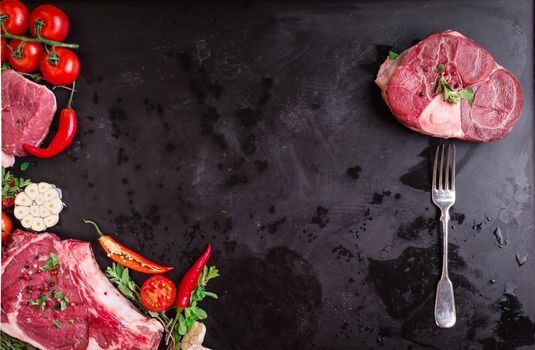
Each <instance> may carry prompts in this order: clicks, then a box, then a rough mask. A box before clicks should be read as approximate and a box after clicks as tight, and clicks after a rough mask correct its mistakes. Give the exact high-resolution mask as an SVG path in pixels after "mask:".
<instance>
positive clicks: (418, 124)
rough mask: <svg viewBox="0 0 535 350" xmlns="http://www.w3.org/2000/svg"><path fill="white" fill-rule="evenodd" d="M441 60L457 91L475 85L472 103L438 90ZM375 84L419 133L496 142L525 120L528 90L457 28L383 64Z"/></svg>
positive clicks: (408, 125) (398, 112)
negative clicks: (524, 94)
mask: <svg viewBox="0 0 535 350" xmlns="http://www.w3.org/2000/svg"><path fill="white" fill-rule="evenodd" d="M439 64H443V65H444V67H445V72H444V78H445V79H446V80H447V82H449V83H450V84H451V86H452V87H453V89H454V90H455V91H458V90H460V89H463V88H464V89H468V88H472V89H473V91H474V92H475V95H474V103H473V105H472V106H470V104H469V103H468V102H467V101H466V100H464V99H462V100H461V101H460V102H459V103H457V104H452V103H450V102H447V101H444V98H443V93H442V92H440V93H436V92H435V91H436V87H437V82H438V81H439V78H440V76H439V74H438V73H437V71H436V69H437V66H438V65H439ZM375 83H376V84H377V85H379V87H380V88H381V90H382V95H383V99H384V100H385V101H386V103H387V104H388V106H389V107H390V109H391V110H392V113H393V114H394V115H395V116H396V118H397V119H398V120H399V121H400V122H401V123H403V124H404V125H405V126H407V127H408V128H410V129H413V130H414V131H417V132H420V133H423V134H427V135H431V136H436V137H442V138H450V137H453V138H458V139H462V140H467V141H474V142H490V141H495V140H498V139H500V138H502V137H504V136H505V135H507V134H508V133H509V132H510V131H511V130H512V129H513V127H514V126H515V125H516V124H517V123H518V121H519V120H520V113H521V110H522V88H521V87H520V84H519V82H518V80H517V79H516V78H515V77H514V76H513V74H511V73H510V72H509V71H508V70H506V69H504V68H503V67H501V66H500V65H498V64H497V63H496V61H494V58H492V56H491V55H490V54H489V53H488V52H487V51H486V50H485V49H483V48H482V47H480V46H479V45H477V44H476V43H475V42H474V41H472V40H471V39H468V38H467V37H465V36H463V35H462V34H460V33H458V32H454V31H450V30H448V31H445V32H443V33H439V34H434V35H431V36H429V37H428V38H426V39H424V40H423V41H421V42H419V43H418V44H416V45H415V46H413V47H411V48H409V49H407V50H406V51H405V52H403V53H402V54H401V55H399V56H398V57H397V58H396V59H395V60H391V59H389V58H387V59H386V61H385V62H384V63H383V64H382V65H381V68H380V69H379V73H378V74H377V78H376V80H375Z"/></svg>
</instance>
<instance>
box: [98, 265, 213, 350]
mask: <svg viewBox="0 0 535 350" xmlns="http://www.w3.org/2000/svg"><path fill="white" fill-rule="evenodd" d="M106 276H107V277H108V278H109V280H110V281H111V282H112V283H113V284H114V285H115V286H117V289H119V291H120V292H121V294H123V295H124V296H125V297H126V298H127V299H129V300H130V301H132V303H134V305H135V306H136V307H137V308H138V309H140V310H141V311H143V312H144V313H145V314H147V315H148V316H150V317H152V318H155V319H157V320H158V321H159V322H160V323H161V324H162V325H163V327H164V331H165V345H166V348H167V349H168V350H180V346H181V340H182V337H183V336H184V335H185V334H186V333H187V332H188V330H189V329H190V328H191V327H192V326H193V324H194V323H195V322H196V321H197V320H204V319H205V318H207V317H208V315H207V314H206V311H204V310H203V309H201V308H200V307H199V306H198V304H199V303H200V302H201V301H202V300H204V299H205V298H206V297H209V298H214V299H217V294H215V293H212V292H209V291H207V290H206V285H207V284H208V281H210V280H211V279H213V278H216V277H218V276H219V271H218V270H217V268H216V267H214V266H210V267H208V266H205V267H204V269H203V272H202V274H201V276H200V277H199V281H198V282H197V286H196V287H195V290H194V291H193V293H191V297H190V304H189V306H188V307H187V308H185V309H178V310H175V309H169V310H167V311H164V312H151V311H148V310H147V309H145V308H144V307H143V304H141V299H140V296H139V291H140V288H139V286H138V285H137V284H136V283H135V282H134V281H133V280H132V278H131V277H130V273H129V270H128V268H125V267H123V266H121V265H119V264H116V263H113V264H112V266H109V267H108V268H107V269H106ZM173 313H174V315H173Z"/></svg>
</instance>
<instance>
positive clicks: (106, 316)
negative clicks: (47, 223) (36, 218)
mask: <svg viewBox="0 0 535 350" xmlns="http://www.w3.org/2000/svg"><path fill="white" fill-rule="evenodd" d="M50 253H55V254H56V255H57V256H58V257H59V268H57V269H54V270H45V271H41V267H42V266H44V265H45V264H46V263H47V259H48V258H49V256H50ZM1 271H2V304H1V306H2V307H1V313H0V316H1V323H0V325H1V328H2V331H3V332H6V333H7V334H9V335H11V336H13V337H16V338H19V339H21V340H23V341H26V342H28V343H30V344H32V345H34V346H36V347H38V348H40V349H44V350H52V349H61V350H81V349H84V350H85V349H91V350H97V349H108V350H152V349H157V348H158V344H159V342H160V339H161V337H162V332H163V327H162V325H161V324H160V323H159V322H158V321H156V320H154V319H150V318H147V317H145V316H143V315H142V314H140V313H139V312H138V311H137V310H136V309H135V308H134V306H133V305H132V304H130V302H129V301H128V300H126V299H125V298H124V297H123V296H122V295H121V294H120V293H119V291H118V290H117V289H115V287H114V286H113V285H112V284H111V282H109V281H108V279H107V278H106V276H105V275H104V274H103V273H102V271H100V269H99V267H98V265H97V262H96V261H95V258H94V257H93V252H92V251H91V248H90V245H89V243H87V242H81V241H76V240H65V241H60V240H59V238H58V237H57V236H56V235H54V234H51V233H43V234H33V233H29V232H25V231H22V230H16V231H15V232H14V233H13V236H12V241H11V242H10V243H9V244H8V246H6V247H4V252H3V253H2V270H1ZM43 288H46V289H43ZM55 292H61V294H62V295H63V296H67V297H68V299H69V300H68V304H67V308H66V309H65V310H63V311H61V310H60V311H58V308H59V305H60V304H59V303H58V301H57V300H56V298H55V295H54V293H55ZM43 294H45V295H47V297H48V299H49V301H50V305H46V306H45V307H44V309H43V310H41V308H40V306H39V305H30V303H29V302H30V300H33V301H36V300H38V299H37V298H39V297H41V296H42V295H43ZM54 310H56V311H54ZM56 320H57V321H56Z"/></svg>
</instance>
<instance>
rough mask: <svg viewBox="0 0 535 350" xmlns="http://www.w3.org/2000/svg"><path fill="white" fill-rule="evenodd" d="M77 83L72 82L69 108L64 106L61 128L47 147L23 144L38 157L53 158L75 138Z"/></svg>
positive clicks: (60, 120)
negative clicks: (73, 103) (72, 104)
mask: <svg viewBox="0 0 535 350" xmlns="http://www.w3.org/2000/svg"><path fill="white" fill-rule="evenodd" d="M74 87H75V83H72V90H71V96H70V98H69V102H68V104H67V108H63V109H62V110H61V113H60V115H59V128H58V131H57V133H56V135H54V138H53V139H52V141H50V144H49V145H48V147H46V148H40V147H35V146H32V145H28V144H23V145H22V147H24V149H25V150H26V152H28V153H29V154H31V155H32V156H35V157H37V158H52V157H55V156H57V155H58V154H60V153H61V152H63V151H64V150H65V149H66V148H67V147H69V145H70V144H71V142H72V140H73V139H74V135H76V129H77V128H78V121H77V119H76V112H75V111H74V109H72V108H71V103H72V98H73V95H74Z"/></svg>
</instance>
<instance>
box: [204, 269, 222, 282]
mask: <svg viewBox="0 0 535 350" xmlns="http://www.w3.org/2000/svg"><path fill="white" fill-rule="evenodd" d="M216 277H219V270H218V269H217V268H216V267H215V266H210V268H209V269H208V276H207V278H206V282H208V281H209V280H211V279H212V278H216Z"/></svg>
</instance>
